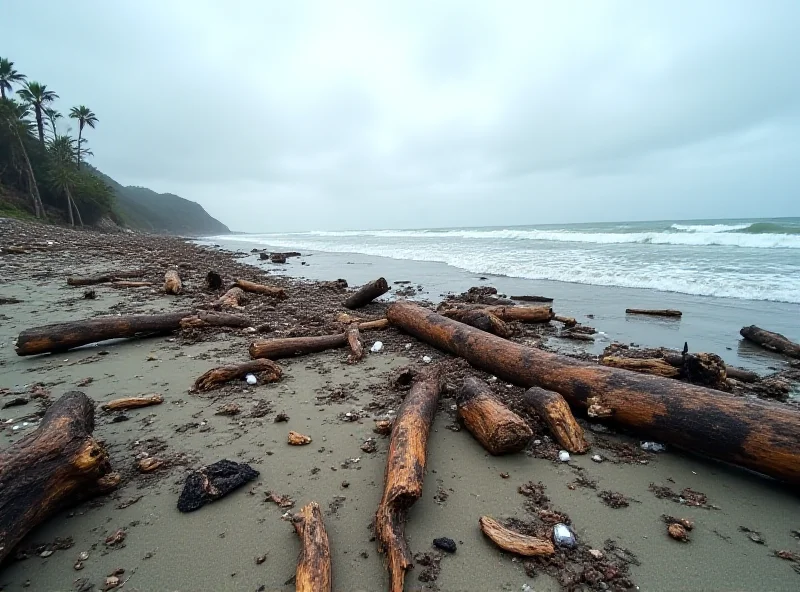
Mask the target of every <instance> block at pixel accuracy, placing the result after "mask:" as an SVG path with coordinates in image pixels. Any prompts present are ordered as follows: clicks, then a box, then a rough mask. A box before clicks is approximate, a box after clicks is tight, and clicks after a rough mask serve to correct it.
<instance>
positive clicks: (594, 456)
mask: <svg viewBox="0 0 800 592" xmlns="http://www.w3.org/2000/svg"><path fill="white" fill-rule="evenodd" d="M592 460H593V461H594V462H598V463H599V462H603V457H602V456H600V455H599V454H595V455H593V456H592Z"/></svg>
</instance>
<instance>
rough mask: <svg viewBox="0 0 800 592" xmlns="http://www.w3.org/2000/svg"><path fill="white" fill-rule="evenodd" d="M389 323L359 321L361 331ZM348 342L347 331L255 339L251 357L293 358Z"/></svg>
mask: <svg viewBox="0 0 800 592" xmlns="http://www.w3.org/2000/svg"><path fill="white" fill-rule="evenodd" d="M388 324H389V321H388V320H387V319H378V320H377V321H366V322H364V323H358V330H359V333H360V332H361V331H370V330H377V329H385V328H386V327H387V326H388ZM347 344H348V341H347V334H346V333H336V334H334V335H318V336H313V337H280V338H278V339H268V340H266V341H254V342H253V343H251V344H250V357H251V358H268V359H270V360H277V359H279V358H291V357H293V356H302V355H305V354H313V353H316V352H321V351H325V350H328V349H335V348H337V347H344V346H345V345H347Z"/></svg>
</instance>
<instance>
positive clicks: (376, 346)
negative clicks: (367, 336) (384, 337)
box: [369, 341, 383, 354]
mask: <svg viewBox="0 0 800 592" xmlns="http://www.w3.org/2000/svg"><path fill="white" fill-rule="evenodd" d="M382 349H383V342H382V341H376V342H375V343H373V344H372V347H371V348H369V351H371V352H372V353H373V354H377V353H378V352H379V351H381V350H382Z"/></svg>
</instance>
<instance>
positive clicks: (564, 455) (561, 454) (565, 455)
mask: <svg viewBox="0 0 800 592" xmlns="http://www.w3.org/2000/svg"><path fill="white" fill-rule="evenodd" d="M569 458H570V457H569V452H567V451H566V450H559V451H558V460H560V461H561V462H569Z"/></svg>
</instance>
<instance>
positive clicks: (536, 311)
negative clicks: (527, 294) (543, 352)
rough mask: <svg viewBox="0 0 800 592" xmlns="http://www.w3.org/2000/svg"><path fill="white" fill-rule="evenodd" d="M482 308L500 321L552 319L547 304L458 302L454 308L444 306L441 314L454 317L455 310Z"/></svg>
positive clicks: (525, 321) (543, 321)
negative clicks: (523, 304)
mask: <svg viewBox="0 0 800 592" xmlns="http://www.w3.org/2000/svg"><path fill="white" fill-rule="evenodd" d="M465 310H482V311H485V312H488V313H491V314H493V315H494V316H496V317H497V318H499V319H500V320H502V321H506V322H507V323H508V322H511V321H519V322H521V323H547V322H549V321H551V320H552V319H553V309H552V308H551V307H549V306H506V305H499V304H491V305H486V304H459V305H458V306H456V307H455V308H444V309H443V310H441V314H443V315H444V316H446V317H453V318H454V317H455V316H458V315H459V314H460V313H458V312H456V311H465Z"/></svg>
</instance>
